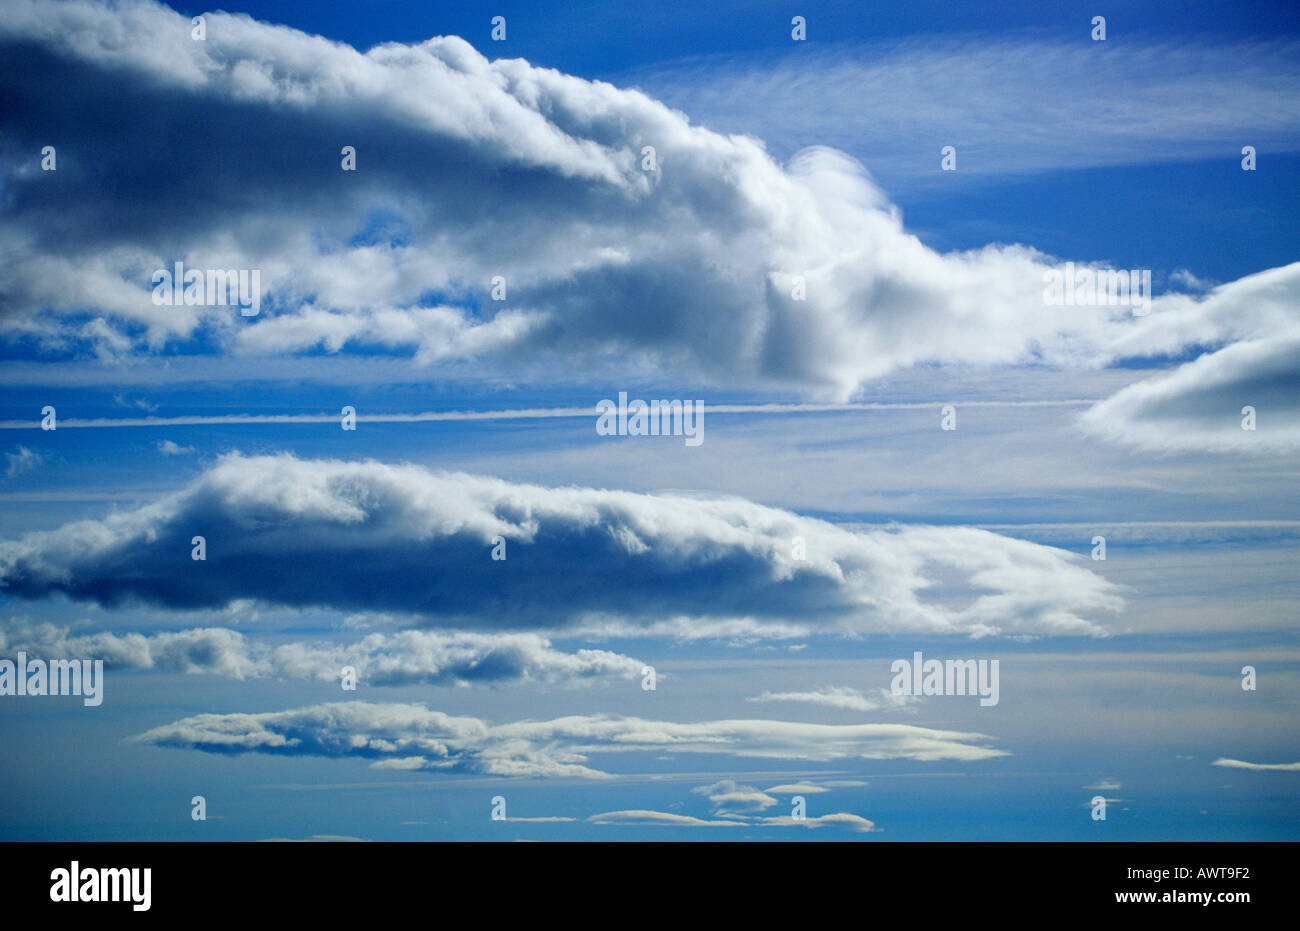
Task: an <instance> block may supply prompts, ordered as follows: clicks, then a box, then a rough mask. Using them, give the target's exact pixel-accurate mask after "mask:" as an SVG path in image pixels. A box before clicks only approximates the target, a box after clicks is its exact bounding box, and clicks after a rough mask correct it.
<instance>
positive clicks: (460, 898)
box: [0, 843, 1296, 921]
mask: <svg viewBox="0 0 1300 931" xmlns="http://www.w3.org/2000/svg"><path fill="white" fill-rule="evenodd" d="M1295 854H1296V845H1295V844H1281V843H1277V844H1274V843H1267V844H1222V843H1212V844H1211V843H1206V844H1196V843H1171V844H1157V843H1152V844H1028V843H1026V844H1017V843H990V844H957V843H934V844H924V843H898V844H881V843H858V844H841V843H819V844H725V843H698V844H630V843H629V844H594V843H592V844H582V843H580V844H552V845H542V844H454V843H453V844H414V843H411V844H403V843H375V844H369V843H357V844H314V843H259V844H251V843H250V844H236V843H231V844H224V843H214V844H189V843H176V844H162V843H85V844H75V843H49V844H12V843H11V844H4V845H0V856H3V858H4V861H5V868H4V870H3V880H0V889H2V890H3V901H4V902H5V910H6V914H7V915H9V916H17V915H19V914H31V913H37V914H41V915H43V916H44V915H48V916H50V917H58V916H60V915H62V916H63V917H65V918H72V917H76V918H79V919H84V918H87V917H90V916H92V915H95V914H102V915H104V916H106V917H107V916H109V915H113V916H116V917H117V918H119V919H124V920H128V921H135V920H141V921H146V920H155V919H164V920H172V919H176V918H184V917H189V916H194V915H197V916H203V917H222V916H226V915H229V916H231V917H239V916H247V915H249V914H253V913H256V914H257V915H259V917H260V916H268V917H292V918H310V917H316V916H319V917H321V918H326V919H341V918H344V917H348V916H355V917H359V918H360V917H364V918H366V919H367V920H371V919H373V918H374V917H375V916H376V911H375V910H376V909H379V910H381V911H386V910H387V909H389V908H392V909H403V910H408V909H420V908H422V907H428V906H430V905H431V904H433V903H436V904H437V907H438V908H439V909H440V910H442V909H446V908H448V907H449V906H453V905H456V904H457V903H460V904H462V905H464V906H465V907H467V908H484V909H487V912H485V914H491V915H492V916H493V917H499V916H500V915H501V913H502V911H503V910H504V911H506V912H509V911H510V910H512V909H521V910H522V911H521V912H520V914H521V915H527V914H533V915H534V917H536V914H537V911H538V910H542V911H546V910H550V909H552V908H555V909H558V910H559V911H560V912H565V911H569V910H570V909H580V910H582V911H588V910H589V909H591V908H593V907H599V908H613V909H627V908H633V909H636V908H641V909H648V911H643V912H642V914H643V916H644V917H647V918H649V917H651V916H653V915H659V916H660V918H663V917H665V915H666V914H667V913H665V912H661V911H660V909H670V908H674V907H677V906H674V905H673V902H674V901H677V902H678V903H679V904H684V903H685V902H686V901H687V900H691V901H697V900H700V899H705V900H707V901H708V909H707V911H708V913H709V914H710V915H712V916H714V917H721V916H725V915H727V914H729V913H732V912H734V913H735V914H737V915H743V914H748V913H750V912H752V911H754V910H755V909H758V910H759V911H766V910H767V909H769V908H774V909H782V908H785V907H791V908H800V907H803V908H809V907H812V908H814V909H816V907H817V905H818V903H822V904H823V905H828V904H829V903H831V902H833V901H836V900H851V901H853V902H854V903H855V908H858V909H861V910H862V911H863V912H864V913H866V914H872V915H876V914H879V913H880V912H882V911H883V912H886V913H893V912H895V911H898V912H900V913H901V912H902V911H908V912H911V913H916V909H917V908H923V909H924V912H925V913H926V914H931V915H935V916H937V914H938V912H937V911H936V910H938V911H943V910H945V909H949V908H951V909H954V910H956V912H955V913H954V914H971V915H974V914H983V915H989V916H997V915H1020V914H1024V915H1040V916H1041V915H1044V914H1048V915H1052V914H1071V913H1074V912H1078V911H1080V910H1082V911H1085V912H1094V911H1098V910H1105V911H1108V912H1111V911H1114V912H1124V911H1128V910H1135V909H1136V910H1139V911H1142V912H1144V913H1146V914H1153V913H1159V912H1161V911H1163V910H1166V909H1171V910H1172V911H1171V912H1170V914H1176V915H1180V916H1185V915H1186V914H1188V913H1189V912H1190V910H1193V909H1195V910H1199V911H1200V913H1202V914H1205V915H1212V916H1214V917H1216V918H1218V917H1226V918H1231V917H1232V916H1233V915H1239V914H1244V913H1243V912H1241V911H1240V910H1241V909H1251V908H1255V907H1258V906H1263V907H1265V908H1269V907H1272V908H1275V909H1276V908H1278V907H1279V906H1285V905H1286V904H1287V903H1288V902H1292V901H1293V900H1294V890H1293V888H1292V887H1291V885H1292V884H1289V883H1288V880H1289V879H1290V876H1291V872H1292V870H1293V867H1292V864H1293V863H1294V858H1295ZM547 903H549V904H547ZM971 909H974V911H969V910H971ZM530 910H531V911H530ZM74 913H75V916H74ZM591 914H599V912H595V913H591ZM606 914H610V915H616V914H635V911H633V912H623V911H618V912H606ZM917 914H919V913H917Z"/></svg>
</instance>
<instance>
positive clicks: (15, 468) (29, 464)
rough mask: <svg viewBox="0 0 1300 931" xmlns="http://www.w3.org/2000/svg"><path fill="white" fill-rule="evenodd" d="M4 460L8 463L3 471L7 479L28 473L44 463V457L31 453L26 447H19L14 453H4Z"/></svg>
mask: <svg viewBox="0 0 1300 931" xmlns="http://www.w3.org/2000/svg"><path fill="white" fill-rule="evenodd" d="M5 459H6V460H7V461H8V467H7V468H6V469H5V476H6V477H7V478H13V477H14V476H15V475H22V474H23V473H24V472H30V471H32V470H33V469H35V468H36V467H37V466H39V465H40V464H41V463H42V462H44V461H45V457H44V456H42V455H41V454H40V453H34V452H32V451H31V450H30V449H28V448H27V447H26V446H19V447H18V449H17V450H16V451H14V452H12V453H5Z"/></svg>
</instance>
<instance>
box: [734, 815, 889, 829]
mask: <svg viewBox="0 0 1300 931" xmlns="http://www.w3.org/2000/svg"><path fill="white" fill-rule="evenodd" d="M759 820H760V821H761V822H762V823H763V824H771V825H780V826H783V827H805V828H820V827H825V826H826V825H829V824H840V825H846V826H848V827H850V828H852V829H853V830H854V831H857V832H858V833H860V834H870V833H871V832H872V831H877V830H879V828H877V827H876V823H875V822H874V821H869V820H867V819H866V818H863V817H862V816H861V815H854V814H850V813H849V812H844V811H839V812H835V813H833V814H829V815H818V816H817V817H804V818H794V817H791V816H790V815H778V816H775V817H768V818H760V819H759Z"/></svg>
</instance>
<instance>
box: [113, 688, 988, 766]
mask: <svg viewBox="0 0 1300 931" xmlns="http://www.w3.org/2000/svg"><path fill="white" fill-rule="evenodd" d="M989 739H990V738H988V737H986V736H985V735H982V734H975V733H963V732H959V731H943V730H935V729H931V728H924V727H912V726H909V725H903V724H853V725H829V724H803V723H795V722H790V721H764V720H724V721H702V722H698V723H676V722H670V721H651V720H646V719H644V718H630V717H621V716H615V715H570V716H568V717H563V718H556V719H553V720H550V721H518V722H514V723H509V724H498V725H490V724H488V723H486V722H484V721H481V720H479V719H478V718H471V717H453V716H451V715H447V714H444V713H442V712H440V711H431V710H429V709H428V708H426V707H424V706H423V705H417V704H371V703H366V702H340V703H332V704H322V705H313V706H310V707H306V708H298V709H294V710H291V711H279V712H266V713H261V714H199V715H194V716H191V717H188V718H183V719H181V720H179V721H175V722H173V723H171V724H167V725H163V726H161V727H156V728H153V729H152V730H149V731H147V732H145V733H143V734H139V735H137V736H135V737H133V738H131V740H132V741H134V742H136V743H144V744H151V745H154V746H163V747H181V748H189V749H197V750H205V751H208V752H211V753H225V754H238V753H251V752H255V753H269V754H275V755H280V756H318V757H331V758H342V757H359V758H362V759H369V760H371V761H372V766H374V767H376V768H380V769H393V770H405V771H411V770H435V771H439V770H441V771H458V772H472V773H484V774H490V775H496V776H550V777H580V778H609V774H607V773H605V772H603V771H601V770H599V769H596V768H594V767H591V766H588V765H586V764H587V763H588V758H589V756H590V755H591V754H596V753H601V754H607V753H627V752H633V751H643V752H655V751H660V752H662V751H666V750H671V751H672V752H673V753H704V754H713V755H719V754H720V755H725V756H732V757H743V758H763V759H782V760H812V761H817V762H829V761H832V760H844V759H876V760H883V759H910V760H918V761H926V762H929V761H937V760H957V761H962V762H975V761H979V760H986V759H992V758H994V757H999V756H1006V755H1007V754H1006V752H1005V751H1002V750H996V749H993V748H991V747H988V746H984V745H983V744H985V743H986V742H987V741H988V740H989Z"/></svg>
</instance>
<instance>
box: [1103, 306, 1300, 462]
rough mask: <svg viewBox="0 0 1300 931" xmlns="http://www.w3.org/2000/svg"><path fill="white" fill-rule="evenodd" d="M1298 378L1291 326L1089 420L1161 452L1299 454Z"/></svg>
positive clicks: (1140, 389)
mask: <svg viewBox="0 0 1300 931" xmlns="http://www.w3.org/2000/svg"><path fill="white" fill-rule="evenodd" d="M1292 299H1293V300H1297V301H1300V295H1292ZM1298 380H1300V328H1295V327H1292V328H1290V329H1288V330H1285V331H1283V332H1281V333H1278V334H1277V335H1274V336H1268V337H1265V338H1260V339H1252V340H1244V341H1242V342H1238V343H1234V344H1232V345H1230V346H1226V347H1224V348H1223V349H1220V350H1218V351H1217V352H1212V353H1209V354H1207V355H1203V356H1201V357H1200V358H1199V359H1196V360H1195V361H1193V362H1189V363H1187V364H1185V365H1182V366H1180V367H1179V368H1177V369H1175V370H1174V371H1173V372H1170V373H1168V374H1164V375H1159V376H1157V377H1155V378H1151V379H1148V380H1146V381H1142V382H1138V383H1137V384H1135V385H1131V386H1129V387H1127V388H1124V389H1123V390H1121V391H1119V392H1118V393H1117V394H1115V395H1114V396H1112V397H1110V398H1108V399H1107V400H1105V401H1103V402H1101V403H1100V404H1097V405H1096V406H1094V407H1092V408H1091V409H1089V410H1088V411H1087V412H1085V413H1084V414H1083V417H1082V420H1083V423H1084V425H1085V427H1087V428H1088V429H1089V430H1091V431H1092V432H1094V433H1096V434H1098V435H1100V436H1104V437H1106V438H1108V439H1111V440H1115V441H1118V442H1122V443H1128V444H1131V445H1133V446H1137V447H1140V448H1143V449H1152V450H1158V451H1185V450H1210V451H1220V452H1235V453H1241V452H1254V451H1264V452H1276V451H1285V450H1294V449H1300V393H1298V392H1297V391H1296V384H1297V381H1298ZM1246 407H1251V408H1254V412H1255V417H1254V429H1243V423H1244V422H1245V421H1246V416H1247V413H1246V412H1245V411H1244V409H1245V408H1246Z"/></svg>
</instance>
